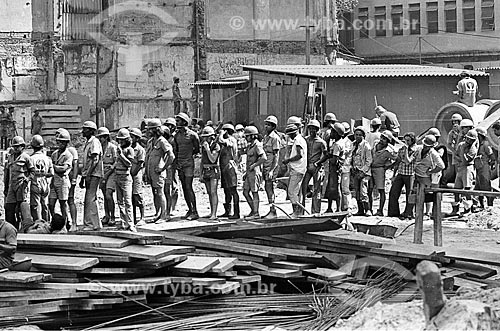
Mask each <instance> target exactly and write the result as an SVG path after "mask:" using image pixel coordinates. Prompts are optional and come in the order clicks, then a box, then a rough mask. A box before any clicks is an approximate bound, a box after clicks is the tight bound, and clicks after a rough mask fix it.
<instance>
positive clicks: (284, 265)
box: [269, 261, 316, 271]
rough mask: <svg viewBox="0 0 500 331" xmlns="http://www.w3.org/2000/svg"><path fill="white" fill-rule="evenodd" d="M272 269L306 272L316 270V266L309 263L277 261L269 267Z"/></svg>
mask: <svg viewBox="0 0 500 331" xmlns="http://www.w3.org/2000/svg"><path fill="white" fill-rule="evenodd" d="M269 266H270V267H272V268H278V269H290V270H299V271H302V270H305V269H314V268H316V266H315V265H314V264H309V263H299V262H290V261H276V262H273V263H271V264H270V265H269Z"/></svg>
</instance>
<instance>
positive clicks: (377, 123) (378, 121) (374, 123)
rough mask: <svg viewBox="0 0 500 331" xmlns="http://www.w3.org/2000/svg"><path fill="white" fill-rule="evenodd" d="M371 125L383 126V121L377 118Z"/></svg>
mask: <svg viewBox="0 0 500 331" xmlns="http://www.w3.org/2000/svg"><path fill="white" fill-rule="evenodd" d="M370 125H371V126H374V125H382V121H381V120H380V118H378V117H375V118H374V119H372V120H371V122H370Z"/></svg>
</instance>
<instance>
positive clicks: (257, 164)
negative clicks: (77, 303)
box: [243, 126, 267, 219]
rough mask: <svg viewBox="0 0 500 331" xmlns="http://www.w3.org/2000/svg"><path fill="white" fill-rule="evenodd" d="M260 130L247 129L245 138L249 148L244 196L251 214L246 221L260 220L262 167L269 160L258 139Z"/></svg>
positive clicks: (250, 127)
mask: <svg viewBox="0 0 500 331" xmlns="http://www.w3.org/2000/svg"><path fill="white" fill-rule="evenodd" d="M258 136H259V130H258V129H257V128H256V127H255V126H247V127H246V128H245V138H246V140H247V142H248V147H247V151H246V154H247V168H246V173H245V175H244V176H243V177H244V182H243V195H244V196H245V198H246V200H247V202H248V205H249V206H250V210H251V211H250V214H248V216H246V217H245V219H259V218H260V213H259V203H260V199H259V189H260V185H261V183H262V170H261V166H262V165H263V164H264V162H265V161H266V160H267V156H266V152H265V151H264V148H263V147H262V143H261V142H260V141H259V140H258V139H257V138H258Z"/></svg>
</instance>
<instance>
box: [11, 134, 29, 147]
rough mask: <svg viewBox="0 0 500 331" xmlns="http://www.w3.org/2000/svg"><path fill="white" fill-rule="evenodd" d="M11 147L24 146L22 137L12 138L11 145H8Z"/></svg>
mask: <svg viewBox="0 0 500 331" xmlns="http://www.w3.org/2000/svg"><path fill="white" fill-rule="evenodd" d="M10 145H11V146H21V145H23V146H26V143H25V142H24V139H23V137H20V136H15V137H14V138H12V143H11V144H10Z"/></svg>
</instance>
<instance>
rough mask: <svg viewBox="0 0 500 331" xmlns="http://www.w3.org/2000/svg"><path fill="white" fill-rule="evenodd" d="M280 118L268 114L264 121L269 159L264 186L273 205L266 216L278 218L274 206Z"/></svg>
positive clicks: (265, 169)
mask: <svg viewBox="0 0 500 331" xmlns="http://www.w3.org/2000/svg"><path fill="white" fill-rule="evenodd" d="M277 126H278V119H277V118H276V116H272V115H271V116H268V117H267V118H266V120H265V121H264V127H265V130H266V135H265V136H264V142H263V147H264V151H265V152H266V157H267V160H266V161H265V162H264V165H263V173H262V174H263V176H264V183H265V184H264V187H265V189H266V194H267V201H268V202H269V205H270V206H271V207H270V209H269V213H267V215H265V216H264V218H276V217H277V214H276V207H275V206H274V199H275V195H274V182H275V180H276V178H277V176H278V157H279V155H278V153H279V151H280V148H281V139H280V137H279V136H278V134H277V133H276V127H277Z"/></svg>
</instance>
